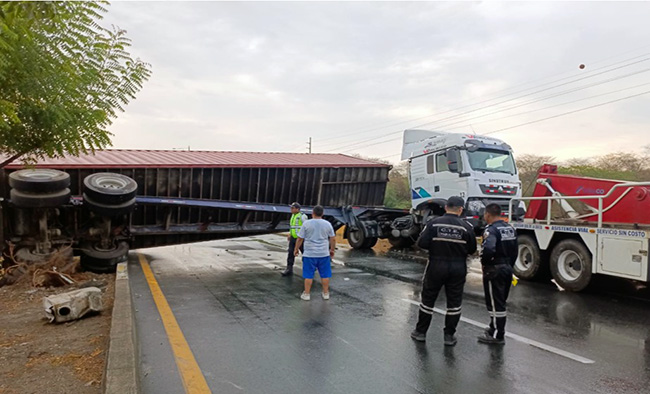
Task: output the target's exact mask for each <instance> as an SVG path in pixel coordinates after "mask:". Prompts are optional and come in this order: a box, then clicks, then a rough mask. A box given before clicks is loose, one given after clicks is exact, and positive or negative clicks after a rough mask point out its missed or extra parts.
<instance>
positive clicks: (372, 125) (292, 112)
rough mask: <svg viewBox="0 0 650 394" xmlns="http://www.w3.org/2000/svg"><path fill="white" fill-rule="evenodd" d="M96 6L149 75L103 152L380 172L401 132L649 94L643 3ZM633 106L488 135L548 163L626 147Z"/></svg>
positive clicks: (644, 131) (473, 124)
mask: <svg viewBox="0 0 650 394" xmlns="http://www.w3.org/2000/svg"><path fill="white" fill-rule="evenodd" d="M108 10H109V11H108V14H107V15H106V17H105V19H104V23H105V24H107V25H108V24H115V25H118V26H119V27H121V28H123V29H126V30H127V31H128V36H129V37H130V38H131V39H132V40H133V47H132V49H131V53H132V54H133V55H135V56H138V57H140V58H142V59H143V60H145V61H147V62H149V63H151V64H152V68H153V76H152V77H151V79H150V80H149V81H148V82H147V83H146V84H145V86H144V88H143V90H142V91H141V92H140V93H139V94H138V97H137V99H136V100H135V101H133V102H132V103H131V104H130V105H129V106H128V107H127V110H126V112H125V113H123V114H121V115H120V117H119V119H117V120H116V121H115V123H114V124H113V126H112V127H111V131H112V132H113V133H114V134H115V136H114V138H113V147H114V148H138V149H173V148H183V147H185V148H186V147H187V146H188V145H189V146H190V147H191V149H193V150H194V149H197V150H198V149H205V150H245V151H293V152H305V151H306V141H307V139H308V138H309V137H312V138H313V146H314V151H315V152H323V151H330V150H334V151H338V152H346V153H359V154H362V155H365V156H373V157H385V158H386V159H388V160H391V161H393V162H396V161H397V160H398V159H399V158H398V154H399V152H400V150H401V141H400V140H399V137H400V130H403V129H405V128H409V127H415V126H420V125H422V126H420V128H425V129H436V130H448V131H452V132H463V133H464V132H472V131H474V132H475V133H477V134H481V133H489V132H493V131H495V130H500V129H504V128H509V127H512V126H517V125H520V124H523V123H527V122H532V121H536V120H539V119H542V118H546V117H551V116H555V115H559V114H562V113H565V112H569V111H574V110H579V109H581V108H585V107H588V106H592V105H597V104H600V103H604V102H607V101H611V100H616V99H619V98H624V97H626V96H630V95H636V94H640V93H643V92H646V91H650V70H646V69H649V68H650V23H648V16H649V15H650V3H648V2H644V3H622V2H615V3H614V2H612V3H602V2H599V3H596V2H580V3H548V2H544V3H493V2H482V3H465V2H462V3H461V2H454V3H445V2H435V3H424V2H417V3H405V2H394V3H393V2H363V3H347V2H343V3H339V2H323V3H304V2H303V3H285V2H277V3H276V2H262V3H255V2H237V3H226V2H114V3H112V4H111V5H110V6H109V7H108ZM644 54H648V55H647V56H643V55H644ZM644 59H645V60H644ZM633 62H637V63H636V64H631V63H633ZM580 64H585V66H586V67H585V68H584V69H583V70H580V69H579V65H580ZM610 65H611V66H610ZM621 66H624V67H621ZM614 67H621V68H620V69H618V70H614V71H608V70H611V69H612V68H614ZM604 71H608V72H604ZM601 72H603V73H602V74H601V75H595V76H594V74H597V73H601ZM632 73H636V75H631V76H627V77H624V76H626V75H627V74H632ZM578 78H584V79H582V80H579V81H576V80H577V79H578ZM558 80H559V81H558ZM607 80H611V81H609V82H604V81H607ZM554 81H557V82H554ZM559 84H564V85H562V86H559V87H555V86H556V85H559ZM644 84H645V85H644ZM588 85H595V86H592V87H590V88H584V87H586V86H588ZM639 85H642V86H639ZM579 88H582V89H579ZM570 90H573V92H572V93H566V92H567V91H570ZM561 93H564V94H561ZM549 96H555V97H549ZM592 96H597V97H592ZM589 97H592V98H589ZM544 98H546V99H544ZM490 99H492V101H486V100H490ZM542 99H543V100H542ZM533 101H534V102H533ZM477 103H480V104H477ZM499 103H501V104H499ZM482 107H486V108H483V109H481V108H482ZM513 107H514V108H513ZM548 107H551V108H548ZM649 108H650V94H647V95H641V96H639V97H635V98H631V99H626V100H622V101H619V102H616V103H613V104H609V105H605V106H601V107H597V108H595V109H591V110H586V111H582V112H577V113H575V114H571V115H567V116H561V117H558V118H555V119H551V120H547V121H543V122H538V123H531V124H529V125H524V126H520V127H515V128H512V129H509V130H505V131H501V132H497V133H494V134H491V135H492V136H494V137H498V138H501V139H503V140H505V141H506V142H508V143H509V144H510V145H512V146H513V147H514V149H515V152H516V154H524V153H534V154H540V155H551V156H555V157H557V158H559V159H566V158H570V157H586V156H592V155H599V154H604V153H607V152H610V151H616V150H624V151H639V150H640V149H641V147H642V146H644V145H647V144H650V127H648V126H649V125H650V110H649ZM436 114H437V115H436ZM391 133H392V134H391ZM383 141H386V142H384V143H381V142H383ZM355 143H356V145H353V144H355ZM391 155H392V156H391Z"/></svg>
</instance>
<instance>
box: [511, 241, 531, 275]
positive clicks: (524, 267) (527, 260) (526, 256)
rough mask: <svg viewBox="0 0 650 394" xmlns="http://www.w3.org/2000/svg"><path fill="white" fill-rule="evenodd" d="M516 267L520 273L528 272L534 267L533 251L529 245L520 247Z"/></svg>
mask: <svg viewBox="0 0 650 394" xmlns="http://www.w3.org/2000/svg"><path fill="white" fill-rule="evenodd" d="M515 265H516V266H517V268H518V269H519V270H520V271H528V270H529V269H530V267H531V266H532V265H533V251H532V250H531V249H530V246H528V245H519V254H518V256H517V261H516V262H515Z"/></svg>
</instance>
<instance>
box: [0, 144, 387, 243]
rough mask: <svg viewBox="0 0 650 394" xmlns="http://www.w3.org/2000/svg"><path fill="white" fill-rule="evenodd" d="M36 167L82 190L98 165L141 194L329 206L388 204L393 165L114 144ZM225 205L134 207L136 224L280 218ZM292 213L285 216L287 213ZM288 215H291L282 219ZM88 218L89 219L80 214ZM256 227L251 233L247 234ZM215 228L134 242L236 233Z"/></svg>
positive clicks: (339, 158)
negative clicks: (131, 147)
mask: <svg viewBox="0 0 650 394" xmlns="http://www.w3.org/2000/svg"><path fill="white" fill-rule="evenodd" d="M36 167H43V168H56V169H60V170H63V171H66V172H67V173H69V174H70V178H71V186H70V189H71V191H72V194H73V195H81V193H82V191H83V180H84V178H85V177H87V176H88V175H90V174H92V173H96V172H116V173H121V174H123V175H126V176H129V177H131V178H133V179H134V180H135V181H136V182H137V183H138V192H137V194H138V195H139V196H155V197H177V198H193V199H209V200H223V201H237V202H255V203H272V204H290V203H291V202H293V201H299V202H300V203H302V204H304V205H316V204H321V205H325V206H345V205H359V206H370V207H377V206H382V205H383V199H384V194H385V191H386V183H387V181H388V172H389V170H390V166H388V165H385V164H380V163H374V162H370V161H367V160H362V159H358V158H354V157H350V156H345V155H324V154H274V153H248V152H206V151H199V152H195V151H127V150H112V151H111V150H109V151H101V152H97V154H96V155H95V156H90V155H88V156H82V157H80V158H66V159H59V160H47V161H44V162H42V163H38V164H37V165H36ZM19 168H22V166H20V165H12V166H10V167H8V168H6V169H5V170H4V171H2V174H0V177H2V178H5V179H1V180H2V182H0V184H1V185H2V186H0V187H3V188H4V190H2V195H4V196H7V195H8V185H7V182H6V175H7V174H8V173H9V172H11V171H13V170H16V169H19ZM244 215H246V213H244V212H240V211H233V210H224V209H207V208H190V207H158V206H146V205H145V206H139V207H137V208H136V210H135V211H134V212H133V214H132V218H131V225H132V226H134V227H146V228H148V229H149V228H151V229H154V228H155V227H162V226H170V225H197V226H198V227H197V228H201V226H205V224H207V223H220V224H228V223H231V224H233V226H235V225H236V224H237V223H241V222H242V221H243V220H244V219H245V220H247V221H249V222H271V221H273V220H278V218H277V217H274V216H273V215H272V214H263V213H255V214H253V215H252V216H249V217H246V218H245V217H244ZM285 216H286V215H285ZM282 220H286V218H284V217H283V218H282ZM81 221H83V218H81ZM248 234H250V232H249V233H248ZM236 235H238V234H237V233H235V232H233V233H232V234H226V235H224V234H208V233H205V232H203V233H202V232H201V231H196V232H194V233H192V234H187V233H184V234H177V235H174V234H169V233H168V232H166V234H165V235H164V236H163V235H160V234H155V231H152V232H151V234H150V235H138V237H137V239H136V240H135V245H133V246H134V247H145V246H155V245H169V244H177V243H185V242H193V241H199V240H207V239H215V238H223V237H227V236H236Z"/></svg>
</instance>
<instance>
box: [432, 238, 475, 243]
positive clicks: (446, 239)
mask: <svg viewBox="0 0 650 394" xmlns="http://www.w3.org/2000/svg"><path fill="white" fill-rule="evenodd" d="M431 240H432V241H443V242H454V243H457V244H466V243H467V241H465V240H463V239H449V238H439V237H435V238H432V239H431Z"/></svg>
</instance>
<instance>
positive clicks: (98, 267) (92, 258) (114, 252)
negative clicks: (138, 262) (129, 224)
mask: <svg viewBox="0 0 650 394" xmlns="http://www.w3.org/2000/svg"><path fill="white" fill-rule="evenodd" d="M80 250H81V266H82V267H83V268H84V269H85V270H87V271H92V272H97V273H107V272H115V267H117V264H118V263H121V262H123V261H126V259H127V255H128V253H129V244H128V243H126V242H119V243H118V244H117V246H116V247H115V248H112V249H108V250H104V249H100V248H99V247H97V245H95V244H91V243H87V244H85V245H83V246H82V247H81V249H80Z"/></svg>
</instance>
